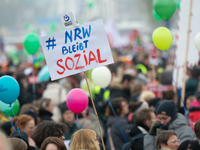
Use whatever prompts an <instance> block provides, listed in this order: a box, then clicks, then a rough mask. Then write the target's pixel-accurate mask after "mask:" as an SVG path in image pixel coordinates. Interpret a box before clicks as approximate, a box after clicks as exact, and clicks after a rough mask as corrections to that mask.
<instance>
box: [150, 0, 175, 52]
mask: <svg viewBox="0 0 200 150" xmlns="http://www.w3.org/2000/svg"><path fill="white" fill-rule="evenodd" d="M153 6H154V10H155V14H157V15H158V16H159V17H160V18H162V19H164V20H167V21H168V20H169V19H170V18H171V17H172V16H173V14H174V12H175V11H176V6H177V4H176V2H175V1H174V0H154V1H153ZM152 40H153V43H154V45H155V46H156V47H157V48H158V49H160V50H163V51H165V50H168V49H169V48H170V46H171V44H172V40H173V37H172V33H171V31H170V30H169V29H167V28H166V27H159V28H157V29H155V30H154V32H153V35H152Z"/></svg>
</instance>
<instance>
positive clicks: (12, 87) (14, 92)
mask: <svg viewBox="0 0 200 150" xmlns="http://www.w3.org/2000/svg"><path fill="white" fill-rule="evenodd" d="M19 92H20V88H19V84H18V82H17V81H16V80H15V79H14V78H13V77H11V76H7V75H5V76H2V77H1V78H0V111H1V112H3V113H4V114H5V115H6V116H14V115H15V114H17V113H18V112H19V101H18V100H17V98H18V96H19Z"/></svg>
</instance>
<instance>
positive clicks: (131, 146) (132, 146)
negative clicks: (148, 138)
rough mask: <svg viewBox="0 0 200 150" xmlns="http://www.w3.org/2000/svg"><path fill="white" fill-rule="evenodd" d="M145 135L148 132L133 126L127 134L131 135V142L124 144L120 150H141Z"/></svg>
mask: <svg viewBox="0 0 200 150" xmlns="http://www.w3.org/2000/svg"><path fill="white" fill-rule="evenodd" d="M147 133H148V131H147V130H146V129H145V128H143V127H141V126H138V125H136V124H134V125H133V127H132V128H131V131H130V133H129V134H130V135H131V141H130V142H128V143H126V144H124V145H123V147H122V150H143V139H144V135H145V134H147ZM141 134H142V135H141ZM136 136H137V138H136ZM138 136H141V137H138ZM135 138H136V139H135Z"/></svg>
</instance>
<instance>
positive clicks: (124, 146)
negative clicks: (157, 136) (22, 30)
mask: <svg viewBox="0 0 200 150" xmlns="http://www.w3.org/2000/svg"><path fill="white" fill-rule="evenodd" d="M144 136H145V134H144V133H139V134H137V135H136V136H134V137H132V138H131V141H129V142H128V143H125V144H124V145H123V147H122V150H130V149H131V147H132V145H134V143H135V140H137V139H140V138H143V137H144Z"/></svg>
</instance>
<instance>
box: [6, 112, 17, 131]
mask: <svg viewBox="0 0 200 150" xmlns="http://www.w3.org/2000/svg"><path fill="white" fill-rule="evenodd" d="M7 114H8V116H9V118H10V123H11V126H12V128H13V130H14V131H16V130H15V127H14V125H13V122H12V118H11V116H10V114H9V113H7Z"/></svg>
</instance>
